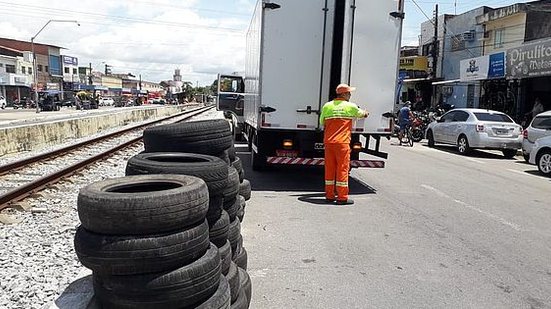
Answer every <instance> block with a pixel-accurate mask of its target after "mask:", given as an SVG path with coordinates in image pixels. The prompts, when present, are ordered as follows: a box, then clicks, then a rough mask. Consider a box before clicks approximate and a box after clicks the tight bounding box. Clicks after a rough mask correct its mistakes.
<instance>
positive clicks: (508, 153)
mask: <svg viewBox="0 0 551 309" xmlns="http://www.w3.org/2000/svg"><path fill="white" fill-rule="evenodd" d="M516 155H517V150H516V149H504V150H503V156H505V158H507V159H512V158H514V157H515V156H516Z"/></svg>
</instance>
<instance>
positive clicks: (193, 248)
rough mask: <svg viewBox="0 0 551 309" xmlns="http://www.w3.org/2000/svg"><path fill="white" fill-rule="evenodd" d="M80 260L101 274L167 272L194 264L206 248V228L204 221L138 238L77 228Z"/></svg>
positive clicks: (77, 248)
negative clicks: (179, 229)
mask: <svg viewBox="0 0 551 309" xmlns="http://www.w3.org/2000/svg"><path fill="white" fill-rule="evenodd" d="M74 244H75V252H76V254H77V257H78V259H79V261H80V262H81V263H82V265H84V266H85V267H87V268H89V269H91V270H92V271H94V272H95V273H99V274H103V275H115V276H118V275H138V274H149V273H158V272H163V271H168V270H171V269H176V268H179V267H182V266H184V265H186V264H188V263H191V262H193V261H194V260H196V259H198V258H199V257H201V256H202V255H204V254H205V252H206V251H207V249H208V248H209V226H208V224H207V222H206V221H205V222H203V223H201V224H199V225H197V226H193V227H191V228H189V229H185V230H182V231H179V232H174V233H168V234H166V233H165V234H156V235H141V236H111V235H102V234H96V233H92V232H89V231H87V230H86V229H84V228H83V227H82V226H80V227H78V228H77V230H76V234H75V240H74Z"/></svg>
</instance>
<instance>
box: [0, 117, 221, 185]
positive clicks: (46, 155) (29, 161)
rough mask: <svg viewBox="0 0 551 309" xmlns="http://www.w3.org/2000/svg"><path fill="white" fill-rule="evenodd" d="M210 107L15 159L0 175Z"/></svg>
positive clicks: (0, 168)
mask: <svg viewBox="0 0 551 309" xmlns="http://www.w3.org/2000/svg"><path fill="white" fill-rule="evenodd" d="M209 108H212V107H200V108H196V109H192V110H189V111H185V112H182V113H179V114H176V115H172V116H169V117H165V118H163V119H157V120H154V121H151V122H148V123H143V124H139V125H136V126H133V127H131V128H126V129H124V130H121V131H117V132H113V133H109V134H106V135H102V136H98V137H96V138H93V139H90V140H86V141H83V142H80V143H77V144H74V145H70V146H67V147H63V148H60V149H56V150H53V151H50V152H46V153H43V154H40V155H37V156H34V157H31V158H27V159H22V160H18V161H14V162H11V163H8V164H5V165H2V166H0V176H2V175H5V174H7V173H9V172H13V171H15V170H18V169H20V168H23V167H26V166H27V165H29V164H32V163H36V162H39V161H43V160H44V159H49V158H53V157H57V156H59V155H62V154H65V153H68V152H70V151H72V150H75V149H79V148H82V147H84V146H89V145H92V144H94V143H97V142H101V141H103V140H106V139H109V138H112V137H115V136H119V135H122V134H125V133H128V132H130V131H133V130H137V129H140V128H143V127H147V126H150V125H153V124H156V123H159V122H162V121H166V120H170V119H173V118H176V117H181V116H184V115H186V114H189V113H193V112H195V111H198V110H201V109H205V110H207V109H209Z"/></svg>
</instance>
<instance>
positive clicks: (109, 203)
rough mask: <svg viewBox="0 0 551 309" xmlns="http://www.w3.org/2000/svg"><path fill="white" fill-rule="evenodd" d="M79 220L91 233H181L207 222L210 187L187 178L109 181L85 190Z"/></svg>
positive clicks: (172, 177) (142, 178) (136, 177)
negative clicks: (178, 231)
mask: <svg viewBox="0 0 551 309" xmlns="http://www.w3.org/2000/svg"><path fill="white" fill-rule="evenodd" d="M77 207H78V217H79V219H80V221H81V223H82V226H83V227H84V228H85V229H87V230H88V231H91V232H94V233H98V234H110V235H147V234H157V233H163V232H170V231H174V230H180V229H182V228H185V227H186V226H192V225H194V224H196V223H199V222H202V221H203V220H204V219H205V215H206V214H207V211H208V207H209V193H208V189H207V185H206V184H205V182H204V181H203V180H202V179H199V178H197V177H193V176H185V175H141V176H129V177H123V178H114V179H107V180H103V181H98V182H95V183H92V184H90V185H88V186H86V187H84V188H82V189H80V192H79V194H78V199H77Z"/></svg>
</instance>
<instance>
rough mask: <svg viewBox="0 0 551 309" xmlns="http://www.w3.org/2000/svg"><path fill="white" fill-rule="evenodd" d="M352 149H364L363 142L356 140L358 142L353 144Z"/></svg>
mask: <svg viewBox="0 0 551 309" xmlns="http://www.w3.org/2000/svg"><path fill="white" fill-rule="evenodd" d="M352 150H354V151H360V150H362V143H360V142H356V143H354V144H352Z"/></svg>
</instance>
